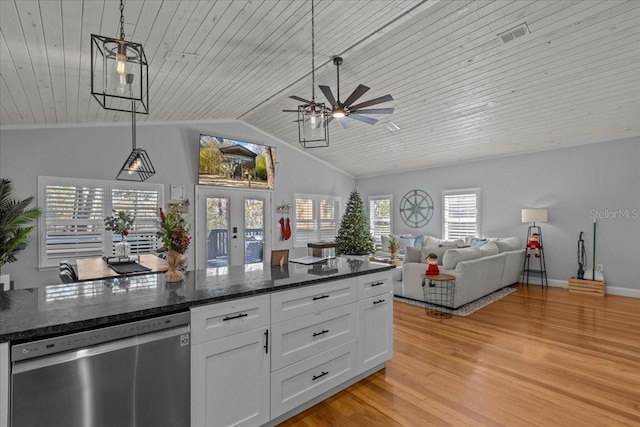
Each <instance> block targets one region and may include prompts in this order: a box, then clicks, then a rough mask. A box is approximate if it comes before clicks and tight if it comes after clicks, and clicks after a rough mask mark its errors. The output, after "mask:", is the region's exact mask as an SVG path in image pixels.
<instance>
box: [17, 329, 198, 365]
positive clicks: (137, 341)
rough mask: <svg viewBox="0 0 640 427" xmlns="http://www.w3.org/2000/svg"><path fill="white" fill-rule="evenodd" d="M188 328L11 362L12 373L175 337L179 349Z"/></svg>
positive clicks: (186, 338)
mask: <svg viewBox="0 0 640 427" xmlns="http://www.w3.org/2000/svg"><path fill="white" fill-rule="evenodd" d="M189 333H190V328H189V325H184V326H179V327H175V328H172V329H164V330H161V331H157V332H149V333H147V334H143V335H135V336H133V337H129V338H122V339H119V340H115V341H110V342H106V343H103V344H96V345H94V346H91V347H86V348H81V349H75V350H70V351H66V352H62V353H56V354H50V355H47V356H42V357H37V358H34V359H25V360H19V361H16V362H13V368H12V373H13V374H19V373H22V372H28V371H33V370H36V369H40V368H45V367H47V366H53V365H58V364H61V363H66V362H72V361H74V360H79V359H84V358H89V357H93V356H97V355H100V354H104V353H108V352H112V351H117V350H121V349H124V348H128V347H135V346H140V345H144V344H146V343H149V342H152V341H160V340H163V339H167V338H172V337H175V336H180V340H179V343H180V347H184V346H189V345H190V339H189Z"/></svg>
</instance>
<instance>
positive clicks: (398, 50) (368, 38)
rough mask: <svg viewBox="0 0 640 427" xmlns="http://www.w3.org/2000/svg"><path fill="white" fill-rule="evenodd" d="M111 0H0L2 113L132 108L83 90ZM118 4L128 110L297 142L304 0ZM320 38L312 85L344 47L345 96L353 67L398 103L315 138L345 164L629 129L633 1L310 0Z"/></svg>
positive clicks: (428, 160)
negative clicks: (141, 93) (127, 60)
mask: <svg viewBox="0 0 640 427" xmlns="http://www.w3.org/2000/svg"><path fill="white" fill-rule="evenodd" d="M118 6H119V5H118V2H117V1H114V0H84V1H80V0H40V1H35V0H34V1H31V0H2V1H0V125H2V126H4V127H9V126H12V125H27V126H31V125H42V124H56V123H96V122H97V123H101V122H125V121H129V120H130V116H128V115H127V114H126V113H117V112H111V111H106V110H103V109H101V108H100V107H99V105H98V103H97V102H96V101H95V100H94V99H93V98H92V97H91V95H90V66H89V64H90V59H91V58H90V35H91V34H92V33H94V34H101V35H108V36H112V37H115V36H117V34H118V22H119V8H118ZM124 15H125V32H126V36H127V37H126V39H127V40H132V41H135V42H138V43H142V44H143V45H144V48H145V52H146V54H147V58H148V60H149V63H150V67H149V74H150V79H149V82H150V114H149V115H148V116H138V120H139V121H145V120H146V121H149V122H165V121H171V122H176V121H200V120H203V121H210V120H221V119H238V120H243V121H245V122H247V123H250V124H251V125H254V126H256V127H258V128H260V129H262V130H264V131H265V132H267V133H269V134H271V135H274V136H275V137H277V138H279V139H280V140H282V141H283V142H285V143H288V144H291V145H292V146H296V147H299V144H298V142H297V138H298V133H297V125H296V123H294V120H295V119H296V114H295V113H283V112H282V111H281V110H282V109H295V108H296V106H297V102H296V101H294V100H291V99H289V98H288V96H289V95H298V96H301V97H304V98H310V97H311V76H310V71H311V25H310V20H311V4H310V2H309V1H299V0H281V1H274V0H262V1H258V0H244V1H243V0H234V1H193V0H182V1H170V0H163V1H160V0H126V2H125V9H124ZM521 24H526V27H527V29H528V31H529V34H527V35H525V36H524V37H521V38H518V39H516V40H514V41H512V42H509V43H503V42H502V40H501V38H500V37H498V36H499V35H500V34H502V33H504V32H505V31H507V30H510V29H512V28H514V27H516V26H518V25H521ZM315 46H316V84H322V85H328V86H330V87H331V88H332V90H333V92H334V94H335V93H336V69H335V66H334V65H333V64H332V57H333V56H336V55H340V56H342V57H343V58H344V64H343V66H341V67H340V94H341V98H342V99H344V98H346V96H348V95H349V94H350V93H351V91H352V90H353V89H355V87H356V86H357V85H358V84H359V83H362V84H364V85H367V86H369V87H371V90H370V91H369V92H368V93H367V94H366V95H365V96H363V97H362V98H361V100H363V101H364V100H368V99H372V98H375V97H378V96H382V95H385V94H387V93H389V94H391V95H393V97H394V101H392V102H389V103H385V104H380V107H395V112H394V114H392V115H388V116H387V115H380V116H377V117H375V118H378V119H380V122H378V123H377V124H375V125H373V126H370V125H366V124H363V123H360V122H356V121H353V120H352V121H351V123H352V127H351V128H349V129H343V128H342V127H341V126H340V124H339V123H338V122H337V121H333V122H332V123H331V125H330V140H331V143H330V147H328V148H316V149H311V150H308V151H309V153H310V154H312V155H314V156H317V157H318V158H320V159H322V160H324V161H326V162H328V163H330V164H333V165H334V166H335V167H337V168H338V169H341V170H344V171H346V172H348V173H350V174H352V175H353V176H356V177H364V176H371V175H379V174H385V173H392V172H395V171H398V170H401V171H406V170H413V169H421V168H426V167H434V166H438V165H446V164H453V163H458V162H466V161H471V160H476V159H484V158H492V157H500V156H507V155H512V154H517V153H525V152H533V151H539V150H546V149H552V148H558V147H563V146H570V145H575V144H582V143H589V142H596V141H603V140H608V139H614V138H621V137H626V136H637V135H640V102H639V101H640V2H639V1H636V0H629V1H617V0H608V1H589V0H587V1H568V0H566V1H564V0H561V1H550V0H538V1H533V0H531V1H530V0H513V1H506V0H497V1H490V0H457V1H444V0H443V1H426V2H423V1H409V0H407V1H403V0H393V1H391V0H379V1H378V0H375V1H373V0H316V37H315ZM170 52H172V53H178V54H187V55H185V56H193V59H192V60H191V61H183V60H173V59H171V57H167V54H169V53H170ZM316 97H317V99H318V100H320V101H325V99H324V96H323V95H322V93H321V92H320V91H319V90H318V89H317V88H316ZM390 121H392V122H393V123H395V124H396V125H397V126H398V127H399V128H400V129H399V130H398V131H395V132H391V131H390V130H389V129H388V128H387V126H386V124H387V122H390ZM222 136H233V135H222ZM257 142H260V141H257ZM145 144H146V145H147V146H149V144H148V143H145Z"/></svg>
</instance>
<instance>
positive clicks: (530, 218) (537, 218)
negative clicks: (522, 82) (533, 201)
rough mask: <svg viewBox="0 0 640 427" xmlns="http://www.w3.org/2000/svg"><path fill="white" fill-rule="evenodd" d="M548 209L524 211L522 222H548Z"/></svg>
mask: <svg viewBox="0 0 640 427" xmlns="http://www.w3.org/2000/svg"><path fill="white" fill-rule="evenodd" d="M547 221H548V214H547V210H546V209H522V222H547Z"/></svg>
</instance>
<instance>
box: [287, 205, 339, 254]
mask: <svg viewBox="0 0 640 427" xmlns="http://www.w3.org/2000/svg"><path fill="white" fill-rule="evenodd" d="M294 197H295V213H294V217H295V221H294V222H295V224H293V225H292V227H293V229H292V232H293V236H294V247H306V246H307V243H317V242H331V241H333V240H335V238H336V235H337V234H338V228H339V226H340V224H339V215H340V213H339V198H338V197H334V196H322V195H294Z"/></svg>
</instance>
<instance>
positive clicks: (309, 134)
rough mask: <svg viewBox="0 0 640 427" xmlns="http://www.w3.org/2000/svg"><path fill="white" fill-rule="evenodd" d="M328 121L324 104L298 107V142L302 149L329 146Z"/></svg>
mask: <svg viewBox="0 0 640 427" xmlns="http://www.w3.org/2000/svg"><path fill="white" fill-rule="evenodd" d="M328 130H329V121H328V117H327V115H326V113H325V106H324V104H311V105H309V104H307V105H299V106H298V134H299V135H298V140H299V142H300V145H302V146H303V147H304V148H318V147H328V146H329V132H328Z"/></svg>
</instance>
